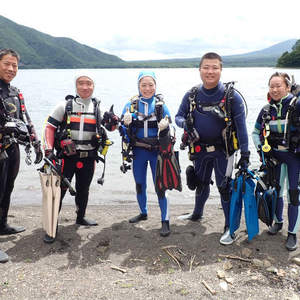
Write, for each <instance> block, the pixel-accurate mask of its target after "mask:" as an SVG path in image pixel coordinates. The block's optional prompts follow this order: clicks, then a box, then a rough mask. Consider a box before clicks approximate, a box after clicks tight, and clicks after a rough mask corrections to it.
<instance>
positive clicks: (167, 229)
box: [160, 221, 171, 237]
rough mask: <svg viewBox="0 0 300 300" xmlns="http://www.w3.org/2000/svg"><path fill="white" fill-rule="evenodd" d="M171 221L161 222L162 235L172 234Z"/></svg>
mask: <svg viewBox="0 0 300 300" xmlns="http://www.w3.org/2000/svg"><path fill="white" fill-rule="evenodd" d="M170 233H171V231H170V222H169V221H162V222H161V230H160V235H161V236H163V237H165V236H168V235H170Z"/></svg>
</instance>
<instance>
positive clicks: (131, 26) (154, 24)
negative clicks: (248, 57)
mask: <svg viewBox="0 0 300 300" xmlns="http://www.w3.org/2000/svg"><path fill="white" fill-rule="evenodd" d="M2 2H3V3H1V10H0V14H1V15H2V16H4V17H6V18H9V19H11V20H12V21H14V22H16V23H18V24H21V25H25V26H29V27H32V28H34V29H36V30H39V31H41V32H43V33H47V34H50V35H52V36H56V37H70V38H72V39H74V40H76V41H77V42H80V43H82V44H86V45H89V46H91V47H95V48H97V49H98V50H101V51H104V52H107V53H109V54H114V55H117V56H119V57H120V58H122V59H124V60H138V59H165V58H186V57H199V56H201V55H202V54H203V53H205V52H207V51H216V52H218V53H220V54H221V55H228V54H241V53H246V52H250V51H255V50H260V49H263V48H266V47H269V46H272V45H273V44H276V43H279V42H282V41H285V40H288V39H292V38H295V39H299V38H300V13H299V12H300V1H299V0H288V1H283V0H281V1H279V0H273V1H272V0H251V1H246V0H244V1H243V0H238V1H236V0H223V1H216V0H206V1H202V0H181V1H178V0H148V1H142V0H139V1H138V0H127V1H124V0H106V1H102V0H52V1H46V0H44V1H41V0H9V1H4V0H3V1H2Z"/></svg>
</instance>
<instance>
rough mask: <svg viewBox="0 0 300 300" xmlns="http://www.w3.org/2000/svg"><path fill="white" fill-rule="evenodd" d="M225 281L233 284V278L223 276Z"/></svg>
mask: <svg viewBox="0 0 300 300" xmlns="http://www.w3.org/2000/svg"><path fill="white" fill-rule="evenodd" d="M225 281H226V282H227V283H229V284H233V282H234V279H233V278H232V277H225Z"/></svg>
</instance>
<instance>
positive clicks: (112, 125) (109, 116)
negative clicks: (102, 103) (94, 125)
mask: <svg viewBox="0 0 300 300" xmlns="http://www.w3.org/2000/svg"><path fill="white" fill-rule="evenodd" d="M118 123H119V117H118V116H117V115H115V113H114V105H112V106H111V108H110V110H109V111H106V112H105V113H104V114H103V118H102V125H104V126H105V128H106V129H107V130H109V131H114V130H115V129H116V128H117V125H118Z"/></svg>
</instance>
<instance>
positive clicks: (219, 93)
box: [175, 82, 248, 226]
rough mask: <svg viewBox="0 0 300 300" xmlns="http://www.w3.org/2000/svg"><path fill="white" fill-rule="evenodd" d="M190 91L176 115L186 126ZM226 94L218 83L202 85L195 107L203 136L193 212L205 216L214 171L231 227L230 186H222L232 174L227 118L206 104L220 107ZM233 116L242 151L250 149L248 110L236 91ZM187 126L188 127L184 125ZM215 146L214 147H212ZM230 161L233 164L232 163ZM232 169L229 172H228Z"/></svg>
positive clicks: (179, 124)
mask: <svg viewBox="0 0 300 300" xmlns="http://www.w3.org/2000/svg"><path fill="white" fill-rule="evenodd" d="M190 93H191V91H189V92H187V93H186V94H185V96H184V97H183V100H182V103H181V105H180V107H179V110H178V113H177V115H176V117H175V122H176V124H177V125H178V126H179V127H181V128H184V126H185V124H186V123H185V122H186V118H187V115H188V113H189V103H190V102H189V96H190ZM223 97H224V85H223V84H222V83H221V82H219V83H218V85H217V86H216V87H215V88H213V89H209V90H208V89H205V88H204V87H203V86H202V85H201V86H200V87H199V89H198V91H197V94H196V97H195V101H196V106H197V107H196V109H195V110H194V111H193V112H192V116H193V120H194V128H195V129H196V130H197V132H198V134H199V136H200V140H199V142H200V145H202V147H201V151H200V152H199V153H198V155H197V158H196V159H195V160H194V167H195V173H196V175H197V180H198V186H197V189H196V195H195V208H194V212H193V214H194V215H199V216H202V214H203V208H204V205H205V202H206V200H207V199H208V196H209V192H210V188H209V185H210V182H211V175H212V170H214V172H215V176H216V183H217V187H218V189H219V191H220V195H221V202H222V207H223V210H224V215H225V226H229V207H230V202H229V199H230V196H229V193H230V188H229V185H226V186H225V189H224V186H223V183H224V179H225V175H226V176H231V173H232V162H233V160H232V159H231V158H233V157H231V158H230V163H229V158H228V157H227V156H226V152H225V143H224V140H223V137H222V132H223V130H224V128H225V126H226V124H225V121H224V118H221V117H219V116H217V115H216V114H215V113H214V111H213V110H211V109H207V107H209V106H211V107H213V106H217V105H218V104H219V103H220V101H221V100H222V99H223ZM231 117H232V120H233V122H234V124H235V128H236V131H237V138H238V141H239V145H240V149H241V151H242V152H248V135H247V128H246V123H245V111H244V104H243V99H242V98H241V96H240V95H239V94H238V93H237V92H235V91H234V97H233V100H232V103H231ZM185 129H186V128H185ZM211 146H214V147H211ZM229 164H231V166H230V165H229ZM228 167H229V169H227V168H228ZM227 170H230V172H229V173H230V174H227V173H228V172H227Z"/></svg>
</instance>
